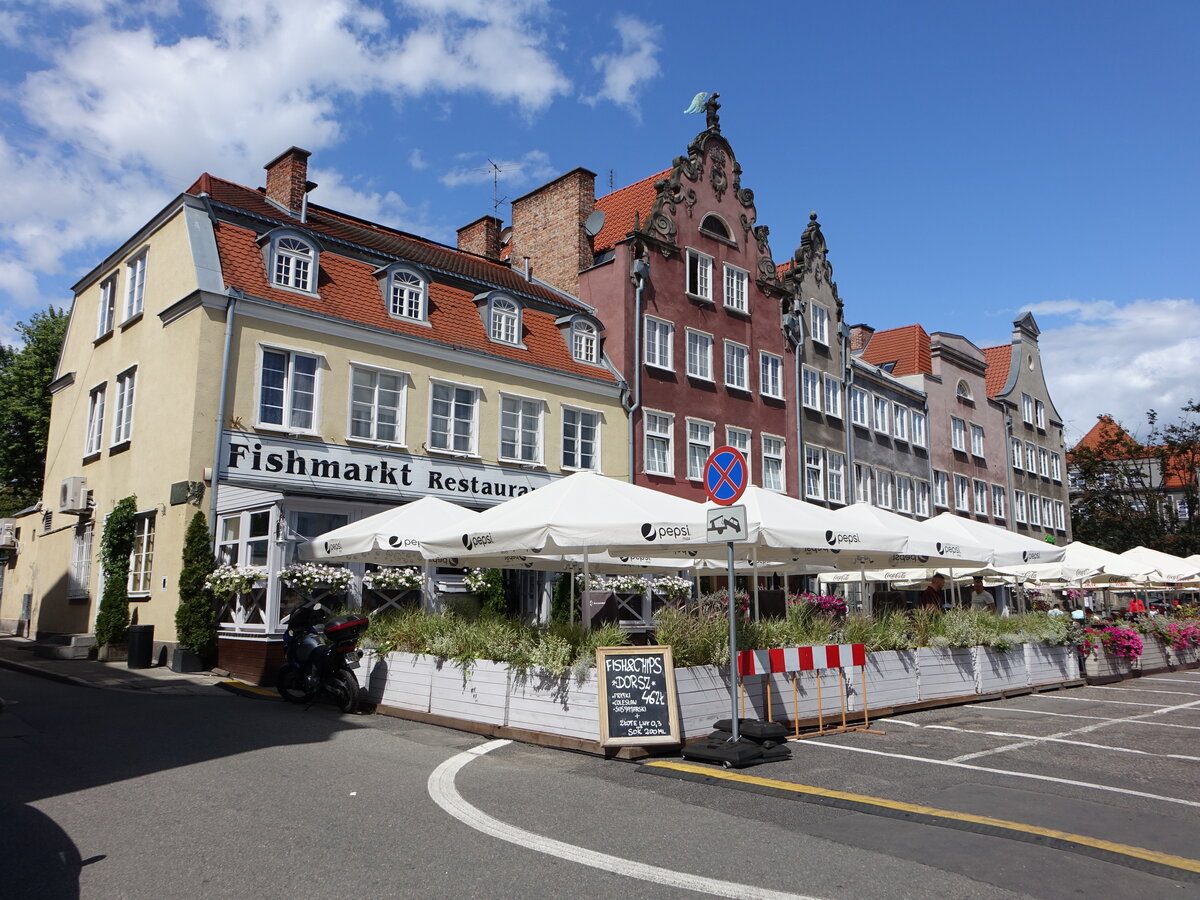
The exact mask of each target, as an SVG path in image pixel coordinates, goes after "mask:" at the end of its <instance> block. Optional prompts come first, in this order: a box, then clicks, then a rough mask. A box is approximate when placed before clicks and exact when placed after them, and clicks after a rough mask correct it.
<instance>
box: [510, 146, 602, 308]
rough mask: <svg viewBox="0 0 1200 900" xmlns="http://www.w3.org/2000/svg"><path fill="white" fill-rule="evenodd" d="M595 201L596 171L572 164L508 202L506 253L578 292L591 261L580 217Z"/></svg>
mask: <svg viewBox="0 0 1200 900" xmlns="http://www.w3.org/2000/svg"><path fill="white" fill-rule="evenodd" d="M595 206H596V173H595V172H589V171H588V170H587V169H583V168H579V169H573V170H571V171H570V172H568V173H567V174H566V175H562V176H560V177H558V178H556V179H554V180H553V181H551V182H550V183H549V184H544V185H542V186H541V187H540V188H537V189H536V190H533V191H530V192H529V193H528V194H526V195H525V196H524V197H518V198H517V199H516V200H514V201H513V203H512V241H511V244H510V246H509V259H511V260H512V263H513V266H514V267H517V266H521V265H523V260H524V258H525V257H529V263H530V268H531V269H532V270H533V274H534V275H535V276H536V277H537V278H539V279H541V280H542V281H544V282H546V283H547V284H552V285H554V287H556V288H558V289H559V290H560V291H565V292H566V293H568V294H571V295H572V296H578V294H579V272H580V271H581V270H582V269H586V268H588V267H589V266H591V265H592V262H593V259H594V256H593V252H592V239H591V237H589V236H588V234H587V232H585V231H584V230H583V223H584V220H585V219H587V217H588V216H589V215H591V213H592V210H593V209H595Z"/></svg>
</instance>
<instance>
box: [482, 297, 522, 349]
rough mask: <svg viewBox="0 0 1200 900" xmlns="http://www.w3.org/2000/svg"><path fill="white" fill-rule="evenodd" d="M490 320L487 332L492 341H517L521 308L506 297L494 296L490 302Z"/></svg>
mask: <svg viewBox="0 0 1200 900" xmlns="http://www.w3.org/2000/svg"><path fill="white" fill-rule="evenodd" d="M490 315H491V322H490V324H489V326H488V333H489V334H490V335H491V337H492V340H493V341H499V342H500V343H502V344H516V343H519V341H518V338H519V336H520V333H521V327H520V325H521V309H520V307H519V306H517V304H516V303H515V302H513V301H512V300H509V299H508V298H507V297H496V298H494V299H493V300H492V304H491V313H490Z"/></svg>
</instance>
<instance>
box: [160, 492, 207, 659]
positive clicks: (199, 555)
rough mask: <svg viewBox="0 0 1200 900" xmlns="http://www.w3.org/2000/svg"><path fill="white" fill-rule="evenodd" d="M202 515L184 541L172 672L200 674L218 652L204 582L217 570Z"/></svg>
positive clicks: (189, 530)
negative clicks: (176, 644)
mask: <svg viewBox="0 0 1200 900" xmlns="http://www.w3.org/2000/svg"><path fill="white" fill-rule="evenodd" d="M209 541H210V539H209V535H208V523H207V520H206V519H205V518H204V513H203V512H200V511H197V512H196V514H195V515H194V516H192V520H191V521H190V522H189V523H188V527H187V531H186V532H184V537H183V568H182V569H181V570H180V573H179V606H178V607H177V608H176V610H175V636H176V639H177V641H178V644H179V645H178V646H177V647H176V648H175V649H174V650H172V651H171V663H170V666H171V671H172V672H200V671H203V670H204V669H205V668H207V665H208V663H209V661H210V660H212V659H213V657H214V656H215V654H216V649H217V607H216V601H215V598H214V597H213V592H212V591H211V590H209V588H208V585H207V581H208V578H209V576H210V575H212V573H213V571H214V570H215V569H216V567H217V561H216V559H215V558H214V557H213V553H212V545H211V544H210V542H209Z"/></svg>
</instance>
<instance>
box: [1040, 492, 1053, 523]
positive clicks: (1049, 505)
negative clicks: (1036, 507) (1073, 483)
mask: <svg viewBox="0 0 1200 900" xmlns="http://www.w3.org/2000/svg"><path fill="white" fill-rule="evenodd" d="M1042 524H1043V525H1045V526H1046V527H1047V528H1053V527H1054V501H1053V500H1051V499H1050V498H1049V497H1043V498H1042Z"/></svg>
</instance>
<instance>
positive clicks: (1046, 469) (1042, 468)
mask: <svg viewBox="0 0 1200 900" xmlns="http://www.w3.org/2000/svg"><path fill="white" fill-rule="evenodd" d="M1038 472H1040V473H1041V474H1042V475H1044V476H1045V477H1047V478H1049V477H1050V451H1049V450H1047V449H1046V448H1045V447H1038Z"/></svg>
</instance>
